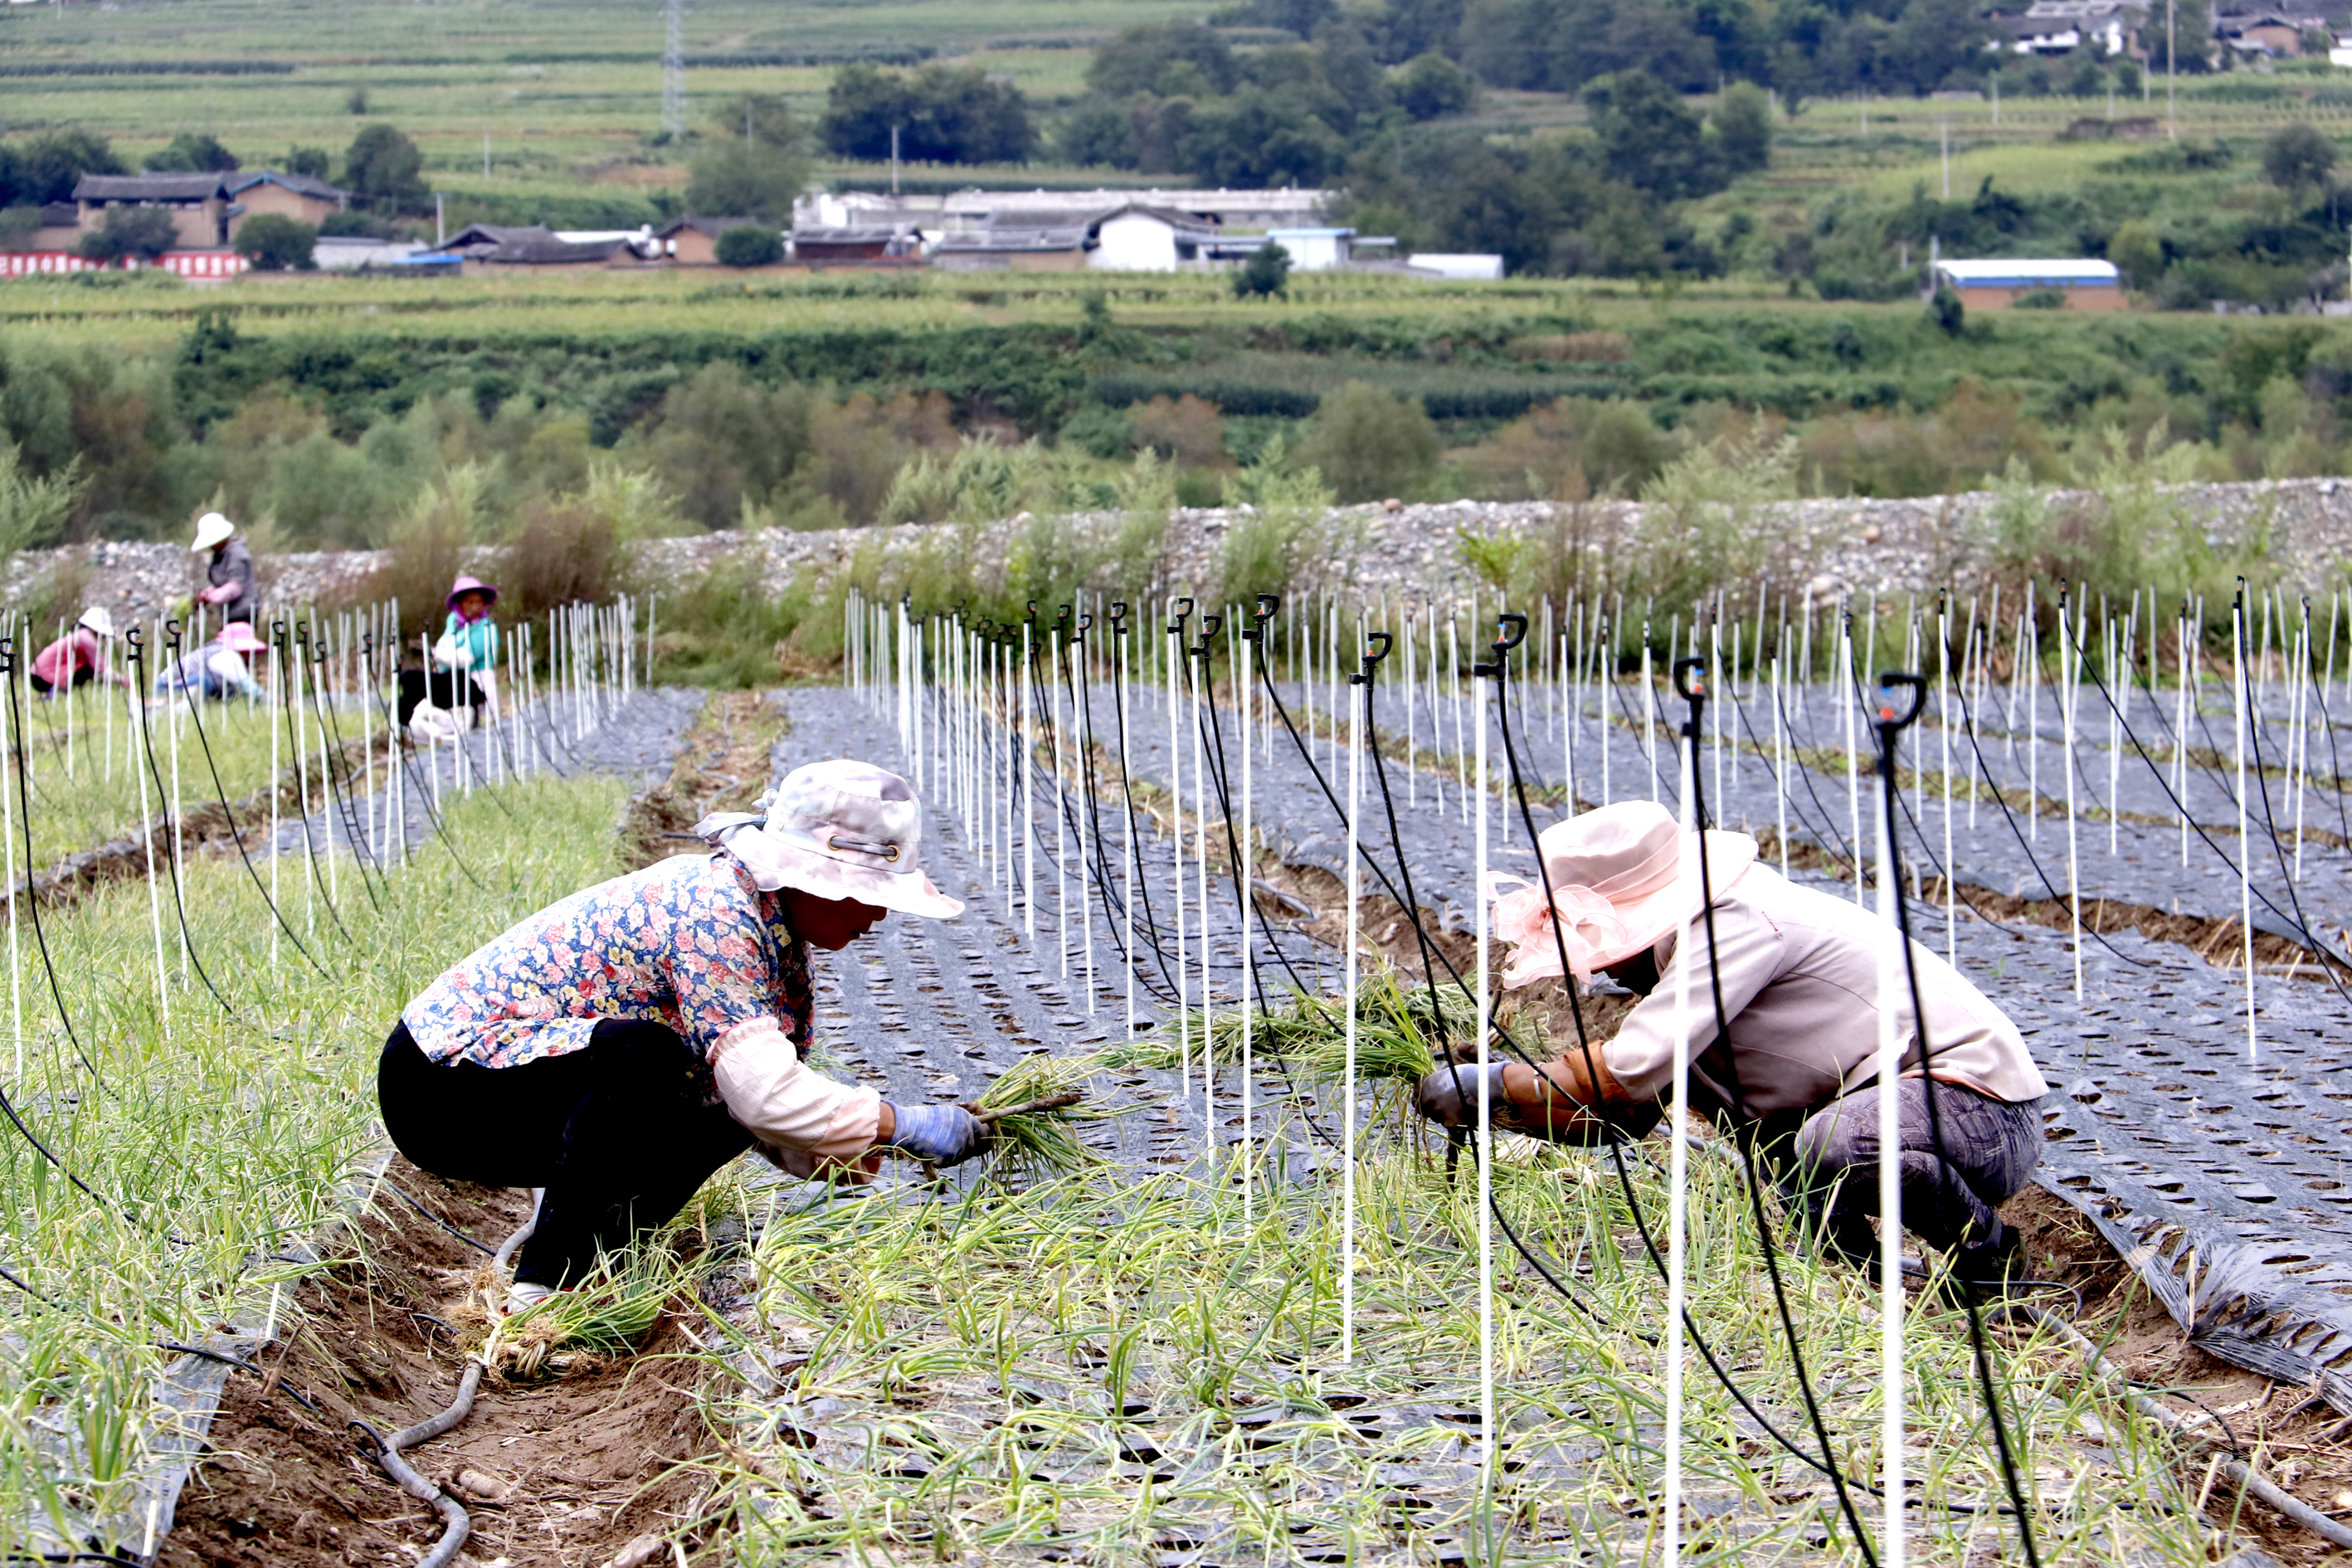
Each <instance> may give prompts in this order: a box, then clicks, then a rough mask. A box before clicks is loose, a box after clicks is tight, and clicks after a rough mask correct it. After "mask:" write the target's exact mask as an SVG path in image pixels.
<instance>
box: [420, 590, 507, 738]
mask: <svg viewBox="0 0 2352 1568" xmlns="http://www.w3.org/2000/svg"><path fill="white" fill-rule="evenodd" d="M498 602H499V591H498V590H497V589H496V588H493V587H491V586H490V585H489V584H488V583H485V582H483V581H482V580H481V579H480V578H479V577H474V576H468V575H467V574H464V573H459V574H458V575H457V581H456V582H454V583H452V584H449V597H448V600H447V602H446V603H447V609H448V612H449V618H448V620H447V621H446V622H445V623H444V624H443V626H442V627H441V636H440V638H439V639H438V640H437V641H436V642H435V643H434V645H433V659H432V672H431V674H430V675H429V676H428V675H427V674H426V672H425V670H422V669H404V670H402V671H401V672H400V722H401V726H402V728H404V729H405V728H406V727H407V724H408V721H409V720H410V719H411V718H413V717H414V716H415V712H416V710H417V708H418V706H419V705H420V704H423V703H425V702H427V701H430V702H431V703H432V704H433V705H434V706H435V707H436V708H440V709H444V710H447V711H449V712H451V713H454V714H457V716H458V718H459V720H460V721H464V722H469V723H472V724H475V725H479V724H480V723H481V722H482V721H484V720H485V719H490V720H496V719H497V718H498V716H499V714H498V685H497V676H496V675H495V673H494V672H495V671H496V669H497V668H498V663H499V623H498V622H497V621H495V620H493V619H492V618H491V617H490V606H491V605H495V604H497V603H498ZM469 716H470V717H469Z"/></svg>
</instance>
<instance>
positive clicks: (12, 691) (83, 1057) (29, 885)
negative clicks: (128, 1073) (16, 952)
mask: <svg viewBox="0 0 2352 1568" xmlns="http://www.w3.org/2000/svg"><path fill="white" fill-rule="evenodd" d="M15 670H16V639H15V638H13V637H0V680H5V681H6V682H7V687H8V731H9V733H10V734H12V735H14V736H16V799H17V802H18V804H20V805H22V806H23V807H24V809H23V810H22V811H19V812H18V813H17V814H16V825H17V826H19V827H21V828H22V829H23V830H24V839H25V908H26V909H27V910H31V911H32V916H33V942H34V945H35V946H37V947H38V948H39V949H40V952H41V973H44V974H46V975H47V976H48V979H49V998H50V1000H52V1001H54V1002H55V1003H56V1004H57V1005H58V1022H60V1023H62V1024H64V1025H65V1026H66V1040H67V1042H68V1044H70V1045H71V1046H72V1047H73V1053H74V1055H75V1057H76V1058H79V1060H80V1062H81V1065H82V1066H83V1067H85V1068H89V1076H90V1078H91V1079H93V1080H95V1081H96V1083H97V1084H98V1087H99V1089H100V1091H101V1092H104V1093H111V1092H112V1091H111V1090H110V1089H107V1087H106V1079H105V1078H104V1076H103V1075H101V1074H100V1072H99V1070H98V1068H97V1066H96V1065H95V1064H94V1063H92V1062H91V1061H90V1059H89V1053H88V1052H86V1051H84V1050H83V1049H82V1048H81V1037H80V1036H79V1035H77V1034H75V1033H74V1026H73V1014H72V1013H71V1012H69V1011H68V1010H67V1007H66V994H65V992H64V990H63V989H62V988H60V987H59V986H58V966H57V965H56V964H55V963H52V962H51V961H50V958H49V939H48V936H47V933H46V932H45V931H42V929H41V900H40V899H39V897H38V896H37V894H36V893H35V891H34V889H33V867H34V860H33V794H32V791H31V789H30V788H29V787H28V786H27V783H26V773H25V743H24V737H25V721H24V717H23V715H21V714H20V713H18V712H17V710H16V681H15V680H14V679H10V677H11V676H12V675H13V674H14V673H15ZM8 1114H9V1116H10V1118H11V1119H12V1120H13V1119H14V1117H15V1116H16V1112H15V1111H13V1110H12V1111H10V1112H9V1113H8ZM17 1125H18V1126H19V1127H22V1126H23V1125H24V1123H22V1122H18V1123H17ZM31 1136H32V1134H31V1133H29V1132H28V1133H26V1137H28V1138H29V1137H31ZM42 1152H44V1153H47V1150H43V1151H42ZM50 1163H52V1164H56V1163H57V1157H56V1156H55V1155H50ZM64 1169H65V1167H64V1166H63V1165H61V1164H60V1165H58V1170H60V1171H62V1170H64ZM75 1185H76V1186H80V1185H81V1184H80V1183H79V1181H77V1182H76V1183H75ZM82 1190H83V1191H84V1192H89V1188H88V1187H83V1188H82ZM90 1195H91V1196H93V1197H95V1196H97V1194H95V1193H92V1194H90Z"/></svg>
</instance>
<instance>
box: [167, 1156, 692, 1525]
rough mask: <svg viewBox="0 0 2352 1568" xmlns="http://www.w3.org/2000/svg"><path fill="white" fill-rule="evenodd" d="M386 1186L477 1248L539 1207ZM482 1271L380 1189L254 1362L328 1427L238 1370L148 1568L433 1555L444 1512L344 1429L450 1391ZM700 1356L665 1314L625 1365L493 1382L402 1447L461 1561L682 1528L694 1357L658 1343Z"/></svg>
mask: <svg viewBox="0 0 2352 1568" xmlns="http://www.w3.org/2000/svg"><path fill="white" fill-rule="evenodd" d="M386 1179H387V1181H388V1182H389V1183H390V1184H394V1185H396V1186H398V1187H399V1188H400V1189H401V1190H402V1191H404V1192H405V1193H406V1194H409V1195H410V1196H411V1197H414V1198H415V1199H416V1200H417V1201H418V1202H420V1203H422V1204H423V1205H425V1207H427V1208H429V1209H431V1210H432V1211H433V1212H434V1213H435V1214H436V1215H440V1216H441V1217H442V1218H444V1219H446V1220H447V1221H448V1222H449V1223H450V1224H451V1225H452V1226H456V1227H457V1228H458V1229H460V1230H463V1231H465V1232H466V1233H467V1235H468V1236H471V1237H475V1238H476V1239H477V1240H479V1241H480V1242H482V1243H483V1244H484V1245H485V1246H489V1247H496V1246H497V1245H498V1243H499V1241H501V1240H502V1239H504V1238H505V1237H506V1236H508V1235H509V1233H510V1232H512V1231H513V1229H514V1228H515V1227H516V1226H518V1225H520V1223H521V1221H522V1219H523V1217H524V1216H525V1215H527V1214H528V1213H529V1212H530V1194H528V1193H523V1192H517V1191H509V1190H504V1189H499V1188H488V1187H476V1186H470V1185H467V1184H461V1183H451V1182H444V1181H442V1180H440V1179H439V1178H437V1177H435V1176H430V1175H427V1174H425V1173H424V1172H422V1171H419V1170H417V1169H416V1168H415V1166H413V1165H411V1164H409V1163H407V1162H406V1161H404V1160H395V1161H394V1163H393V1165H392V1169H391V1170H390V1172H389V1173H387V1178H386ZM487 1263H488V1258H485V1257H484V1256H483V1255H482V1254H481V1253H480V1252H478V1251H476V1250H474V1249H473V1248H472V1247H467V1245H466V1244H465V1243H464V1242H462V1241H459V1240H458V1239H457V1237H453V1236H451V1235H450V1234H449V1233H448V1232H447V1231H446V1230H443V1229H442V1228H440V1227H439V1226H436V1225H435V1224H433V1222H432V1221H431V1220H428V1219H426V1218H425V1217H424V1216H423V1215H419V1214H417V1213H416V1211H415V1209H413V1208H411V1207H409V1206H408V1205H406V1204H404V1203H403V1202H402V1201H401V1200H400V1199H399V1198H398V1197H396V1196H394V1194H391V1193H389V1192H386V1193H383V1194H381V1195H380V1197H379V1200H378V1202H377V1203H376V1205H374V1209H373V1212H372V1213H371V1214H370V1215H368V1216H367V1217H366V1218H365V1219H364V1221H363V1222H362V1225H361V1226H360V1227H359V1237H358V1239H357V1244H356V1245H355V1246H354V1247H352V1249H351V1250H350V1253H349V1255H348V1256H347V1257H346V1258H344V1259H343V1260H342V1261H341V1262H338V1263H336V1264H334V1265H333V1266H332V1267H331V1268H328V1269H326V1270H325V1271H324V1272H322V1273H320V1274H319V1275H317V1276H315V1277H314V1278H312V1279H309V1280H306V1281H304V1283H303V1284H302V1286H301V1287H300V1288H299V1289H297V1290H295V1291H293V1292H291V1294H290V1298H289V1303H288V1311H289V1319H288V1320H287V1321H286V1322H285V1325H284V1327H285V1331H284V1333H283V1334H282V1335H281V1338H280V1342H279V1344H278V1347H276V1348H275V1349H272V1350H270V1351H268V1352H264V1355H263V1358H262V1361H261V1364H262V1366H263V1367H264V1369H265V1370H267V1371H270V1372H273V1373H278V1374H279V1375H282V1376H283V1378H284V1379H285V1381H286V1382H287V1383H288V1384H291V1385H292V1386H293V1387H295V1388H297V1389H299V1391H301V1392H302V1393H303V1394H307V1395H308V1396H309V1397H310V1399H311V1400H313V1401H314V1402H315V1403H316V1404H318V1405H319V1406H320V1408H321V1409H322V1410H324V1411H325V1412H326V1415H327V1417H328V1419H326V1420H321V1419H320V1418H319V1417H318V1416H316V1415H312V1414H311V1413H310V1411H308V1410H306V1409H304V1408H303V1407H302V1406H301V1405H299V1404H298V1403H296V1402H295V1401H294V1400H292V1399H290V1398H289V1397H287V1396H286V1395H285V1394H283V1393H279V1392H275V1391H273V1392H271V1393H269V1394H264V1393H263V1392H262V1389H261V1386H260V1384H258V1383H257V1380H256V1379H255V1378H254V1377H252V1376H251V1375H250V1374H247V1373H236V1374H233V1375H232V1376H231V1378H230V1380H229V1384H228V1387H227V1390H226V1396H225V1401H224V1404H223V1407H222V1410H221V1414H220V1416H219V1418H218V1420H216V1421H215V1424H214V1426H213V1430H212V1434H211V1441H210V1443H209V1445H208V1450H209V1451H208V1456H207V1458H205V1460H204V1461H203V1462H202V1463H201V1464H200V1465H199V1466H198V1467H197V1469H196V1472H195V1474H194V1478H193V1479H192V1480H191V1482H190V1484H189V1487H188V1489H187V1490H186V1491H185V1492H184V1493H183V1494H182V1497H181V1501H180V1510H179V1516H178V1520H177V1522H176V1523H175V1525H174V1526H173V1530H172V1532H171V1533H170V1535H169V1536H167V1537H166V1538H165V1539H164V1542H163V1550H162V1552H161V1553H160V1554H159V1556H158V1558H157V1561H158V1563H160V1564H163V1565H164V1568H206V1565H212V1564H252V1565H254V1568H260V1565H262V1564H271V1565H275V1568H288V1565H292V1568H308V1565H311V1564H316V1565H318V1568H327V1565H329V1564H344V1563H360V1562H386V1561H393V1562H402V1561H411V1562H413V1561H414V1560H415V1552H418V1551H420V1550H422V1549H424V1548H427V1547H429V1546H430V1545H431V1544H432V1543H433V1542H434V1541H435V1540H436V1538H437V1537H438V1536H439V1534H440V1530H441V1525H440V1521H439V1520H438V1519H437V1518H436V1515H435V1514H434V1513H433V1511H432V1510H430V1509H428V1508H426V1507H425V1505H423V1504H421V1503H418V1502H415V1501H414V1500H411V1499H410V1498H408V1497H407V1496H406V1495H405V1494H404V1493H403V1492H401V1491H400V1489H398V1488H396V1487H394V1485H393V1484H392V1482H391V1481H390V1480H389V1479H386V1478H385V1477H384V1475H383V1472H382V1471H381V1470H380V1469H378V1468H376V1466H375V1465H374V1464H373V1462H371V1461H370V1460H369V1459H367V1458H362V1454H361V1448H362V1444H363V1439H362V1438H360V1436H359V1435H358V1434H357V1433H356V1432H354V1431H353V1430H352V1429H351V1428H350V1427H348V1426H345V1425H344V1423H346V1422H348V1421H351V1420H354V1419H357V1420H363V1421H366V1422H368V1423H369V1424H371V1425H372V1426H374V1427H375V1428H376V1429H377V1430H378V1431H380V1432H383V1433H386V1434H389V1433H391V1432H394V1431H396V1430H397V1429H399V1428H400V1427H403V1426H408V1425H410V1424H411V1423H414V1422H416V1421H419V1420H422V1419H424V1418H425V1416H427V1415H432V1414H433V1413H435V1412H436V1411H437V1410H439V1409H441V1408H442V1407H443V1406H445V1405H446V1404H447V1403H448V1402H449V1400H450V1399H451V1398H452V1397H453V1396H454V1394H455V1393H456V1390H457V1380H458V1377H459V1375H460V1374H461V1373H462V1372H463V1370H464V1366H465V1359H464V1349H465V1347H464V1345H463V1344H461V1342H459V1341H458V1340H457V1338H456V1337H454V1336H453V1335H452V1334H451V1333H450V1332H448V1331H446V1330H445V1329H444V1328H443V1327H441V1326H440V1323H436V1321H435V1320H436V1319H437V1320H440V1321H441V1322H463V1321H465V1318H466V1316H467V1296H468V1295H469V1293H472V1292H474V1291H477V1290H478V1289H479V1277H480V1275H481V1271H482V1266H484V1265H486V1264H487ZM472 1315H474V1316H476V1317H478V1311H477V1312H475V1313H474V1314H472ZM469 1337H470V1336H469ZM693 1348H694V1347H693V1346H692V1345H691V1344H690V1343H689V1342H688V1341H687V1340H686V1338H685V1335H684V1333H683V1331H682V1330H681V1328H680V1326H679V1325H678V1323H677V1321H676V1320H675V1319H671V1318H665V1319H664V1321H663V1322H662V1323H661V1325H660V1326H659V1327H658V1328H657V1329H656V1331H655V1333H654V1336H653V1338H652V1339H651V1340H650V1341H649V1342H648V1343H647V1344H646V1346H645V1347H644V1349H643V1351H642V1352H640V1353H639V1354H638V1355H636V1356H635V1357H634V1358H630V1359H628V1360H625V1361H623V1362H619V1363H613V1364H610V1365H606V1366H603V1367H601V1368H599V1369H597V1370H594V1371H588V1372H580V1373H572V1374H571V1375H568V1376H562V1377H555V1378H549V1379H544V1380H541V1381H537V1382H530V1383H507V1382H504V1381H501V1380H499V1379H496V1378H492V1379H488V1380H485V1382H484V1384H483V1387H482V1392H481V1394H480V1396H479V1398H478V1401H477V1403H476V1405H475V1408H474V1413H473V1415H472V1416H471V1417H470V1418H468V1419H467V1421H466V1423H465V1424H464V1425H462V1426H459V1427H458V1428H457V1430H456V1431H455V1432H453V1433H451V1434H449V1435H448V1436H445V1437H441V1438H437V1439H436V1440H434V1441H432V1442H429V1443H426V1444H424V1445H422V1446H421V1447H417V1448H415V1449H414V1450H412V1451H411V1456H410V1457H411V1458H412V1460H413V1462H414V1463H415V1465H416V1468H418V1469H419V1470H420V1471H422V1472H423V1473H424V1474H425V1476H426V1477H427V1478H429V1479H432V1480H434V1481H436V1482H437V1483H438V1484H440V1485H441V1486H442V1487H443V1488H444V1489H447V1490H449V1491H450V1493H451V1495H453V1496H455V1497H457V1499H458V1500H460V1501H461V1502H463V1503H464V1504H465V1505H466V1507H467V1511H468V1512H469V1513H471V1514H472V1516H473V1521H474V1534H473V1539H472V1540H471V1541H470V1542H468V1543H467V1547H466V1549H465V1552H464V1554H463V1556H462V1557H461V1559H460V1561H461V1562H470V1563H475V1564H477V1565H482V1568H487V1565H488V1564H491V1563H499V1562H504V1563H509V1564H522V1563H548V1564H562V1568H594V1565H597V1564H602V1563H609V1562H611V1561H612V1560H613V1559H614V1557H615V1556H616V1555H618V1554H619V1553H620V1552H621V1551H622V1549H623V1548H624V1547H625V1545H626V1544H627V1543H628V1542H630V1541H632V1540H634V1539H635V1538H636V1537H638V1536H640V1535H643V1534H646V1533H653V1534H667V1533H669V1532H671V1531H676V1530H678V1529H680V1528H682V1527H685V1526H687V1525H688V1524H689V1523H690V1522H691V1521H692V1519H693V1518H694V1515H695V1507H694V1505H695V1502H696V1500H697V1499H698V1497H699V1496H700V1494H701V1492H702V1489H703V1483H702V1482H701V1481H700V1479H698V1477H697V1476H696V1474H695V1473H694V1472H692V1471H690V1470H685V1471H682V1470H680V1469H679V1468H677V1467H678V1466H679V1464H680V1463H681V1462H682V1461H687V1460H690V1459H692V1458H695V1457H696V1456H697V1455H698V1454H699V1453H701V1452H702V1451H703V1449H704V1447H706V1446H707V1433H706V1431H705V1429H704V1426H703V1423H702V1420H701V1418H700V1415H698V1411H697V1408H696V1401H695V1391H694V1379H695V1376H696V1373H695V1370H694V1369H695V1367H696V1365H697V1364H698V1363H695V1362H693V1361H690V1360H681V1359H677V1357H676V1356H674V1355H672V1354H668V1353H666V1352H691V1351H692V1350H693ZM461 1477H462V1478H463V1479H460V1478H461Z"/></svg>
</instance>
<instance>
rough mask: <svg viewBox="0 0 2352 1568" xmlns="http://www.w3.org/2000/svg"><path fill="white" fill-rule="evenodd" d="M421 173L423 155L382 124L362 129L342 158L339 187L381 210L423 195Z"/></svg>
mask: <svg viewBox="0 0 2352 1568" xmlns="http://www.w3.org/2000/svg"><path fill="white" fill-rule="evenodd" d="M424 169H425V154H424V153H420V152H418V151H417V150H416V143H415V142H411V141H410V140H409V139H408V138H407V137H405V136H404V135H402V134H401V133H400V132H398V131H396V130H394V128H393V127H391V126H389V125H384V124H375V125H370V126H366V127H364V128H363V129H362V131H361V132H360V133H359V134H358V135H357V136H354V137H352V146H351V151H350V152H348V153H344V154H343V184H345V185H347V186H349V187H350V188H351V193H352V195H355V196H358V197H359V198H361V199H362V201H370V202H378V203H381V204H383V205H385V206H393V207H396V206H398V205H400V204H401V203H403V202H405V201H413V200H415V198H416V197H418V196H421V195H424V194H425V182H424V181H423V180H422V179H420V178H419V177H418V176H419V175H420V174H422V173H423V172H424Z"/></svg>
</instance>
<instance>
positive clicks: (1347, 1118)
mask: <svg viewBox="0 0 2352 1568" xmlns="http://www.w3.org/2000/svg"><path fill="white" fill-rule="evenodd" d="M1349 679H1350V680H1360V679H1361V677H1360V676H1352V675H1351V676H1350V677H1349ZM1351 695H1353V696H1354V697H1355V698H1356V700H1351V701H1349V704H1348V958H1347V969H1346V972H1345V973H1346V980H1345V989H1346V993H1347V995H1346V1005H1347V1009H1348V1019H1347V1045H1346V1054H1347V1061H1346V1065H1345V1067H1344V1068H1343V1069H1342V1071H1341V1073H1340V1078H1339V1103H1340V1107H1341V1110H1340V1116H1341V1120H1340V1123H1339V1129H1340V1131H1339V1167H1340V1171H1341V1176H1340V1186H1339V1360H1340V1361H1341V1363H1352V1362H1353V1361H1354V1360H1355V1359H1356V942H1357V940H1358V935H1357V932H1358V922H1359V921H1360V914H1359V912H1358V908H1357V903H1358V900H1359V899H1360V897H1361V896H1362V891H1363V889H1362V885H1361V876H1362V873H1361V871H1360V868H1359V867H1358V865H1357V852H1356V847H1357V845H1358V843H1359V842H1360V838H1359V835H1360V831H1361V826H1360V818H1361V816H1362V810H1363V799H1364V735H1363V725H1362V699H1364V698H1367V697H1369V696H1370V688H1364V689H1362V690H1361V691H1360V692H1359V693H1356V694H1351ZM1480 901H1481V902H1482V903H1483V902H1484V901H1485V900H1484V898H1483V896H1482V897H1481V900H1480Z"/></svg>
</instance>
